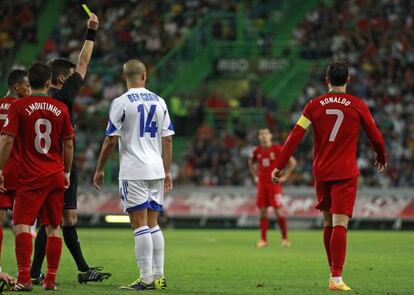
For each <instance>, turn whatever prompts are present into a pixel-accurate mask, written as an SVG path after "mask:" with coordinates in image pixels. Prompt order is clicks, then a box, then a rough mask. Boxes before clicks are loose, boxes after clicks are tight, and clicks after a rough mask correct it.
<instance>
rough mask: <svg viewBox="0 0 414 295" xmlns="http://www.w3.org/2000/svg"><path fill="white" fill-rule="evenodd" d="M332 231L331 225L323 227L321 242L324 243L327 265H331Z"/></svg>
mask: <svg viewBox="0 0 414 295" xmlns="http://www.w3.org/2000/svg"><path fill="white" fill-rule="evenodd" d="M332 231H333V226H332V225H328V226H325V227H324V228H323V244H324V245H325V251H326V257H327V258H328V264H329V267H332V256H331V237H332ZM331 271H332V270H331Z"/></svg>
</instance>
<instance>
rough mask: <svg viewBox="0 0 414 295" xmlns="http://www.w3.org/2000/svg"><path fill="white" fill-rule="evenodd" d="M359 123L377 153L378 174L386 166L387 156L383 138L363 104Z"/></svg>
mask: <svg viewBox="0 0 414 295" xmlns="http://www.w3.org/2000/svg"><path fill="white" fill-rule="evenodd" d="M361 123H362V127H363V128H364V131H365V133H366V134H367V135H368V138H369V140H370V141H371V144H372V146H373V147H374V150H375V152H376V153H377V157H376V162H375V165H376V167H377V170H378V172H382V171H384V169H385V168H386V166H387V155H386V151H385V143H384V138H383V137H382V134H381V132H380V131H379V129H378V127H377V124H376V123H375V120H374V117H373V116H372V114H371V112H370V111H369V109H368V106H367V105H366V104H365V103H364V104H363V108H362V112H361Z"/></svg>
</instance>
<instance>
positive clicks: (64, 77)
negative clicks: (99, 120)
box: [30, 14, 111, 284]
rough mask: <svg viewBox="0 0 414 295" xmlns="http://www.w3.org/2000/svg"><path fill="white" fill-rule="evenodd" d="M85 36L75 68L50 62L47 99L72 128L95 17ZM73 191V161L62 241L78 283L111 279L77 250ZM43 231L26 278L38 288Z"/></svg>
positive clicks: (75, 174) (75, 185) (75, 176)
mask: <svg viewBox="0 0 414 295" xmlns="http://www.w3.org/2000/svg"><path fill="white" fill-rule="evenodd" d="M87 26H88V30H87V32H86V37H85V43H84V45H83V48H82V50H81V52H80V53H79V57H78V64H77V65H75V64H73V63H71V62H69V61H67V60H65V59H55V60H53V61H51V62H50V66H51V68H52V87H51V88H50V90H49V95H50V96H52V97H54V98H56V99H58V100H60V101H62V102H63V103H65V104H66V106H67V107H68V109H69V112H70V115H71V120H72V125H74V124H73V114H72V109H73V102H74V100H75V98H76V96H77V95H78V93H79V90H80V88H81V87H82V84H83V80H84V78H85V75H86V71H87V69H88V65H89V61H90V60H91V56H92V51H93V47H94V43H95V35H96V30H97V29H98V26H99V21H98V17H97V16H96V15H95V14H91V16H90V18H89V20H88V23H87ZM77 190H78V171H77V167H76V161H73V165H72V170H71V174H70V187H69V188H68V189H67V190H66V191H65V199H64V212H63V227H62V232H63V238H64V240H65V244H66V247H67V248H68V249H69V251H70V253H71V254H72V257H73V259H74V260H75V263H76V266H77V267H78V271H79V274H78V282H79V283H87V282H98V281H102V280H103V279H107V278H109V277H110V276H111V274H110V273H103V272H101V270H102V268H101V267H90V266H89V265H88V264H87V262H86V261H85V258H84V257H83V254H82V250H81V246H80V243H79V239H78V233H77V231H76V223H77V219H78V217H77V214H76V209H77ZM46 241H47V237H46V230H45V227H43V226H42V227H41V228H40V230H39V232H38V234H37V237H36V241H35V250H34V257H33V263H32V268H31V270H30V274H31V277H32V282H33V284H41V283H42V281H43V279H44V276H43V274H42V273H41V268H42V264H43V260H44V258H45V253H46Z"/></svg>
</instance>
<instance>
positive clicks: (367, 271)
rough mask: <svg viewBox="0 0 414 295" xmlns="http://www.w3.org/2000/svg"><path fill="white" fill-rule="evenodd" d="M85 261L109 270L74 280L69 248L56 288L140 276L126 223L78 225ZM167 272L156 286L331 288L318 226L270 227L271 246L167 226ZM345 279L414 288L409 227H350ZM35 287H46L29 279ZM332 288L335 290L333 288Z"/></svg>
mask: <svg viewBox="0 0 414 295" xmlns="http://www.w3.org/2000/svg"><path fill="white" fill-rule="evenodd" d="M79 234H80V239H81V243H82V246H83V250H84V254H85V257H86V258H87V260H88V261H89V263H90V264H91V265H94V266H96V265H103V266H105V270H107V271H109V272H112V273H113V276H112V277H111V278H110V279H109V280H107V281H104V282H103V283H90V284H87V285H79V284H78V283H77V282H76V274H77V272H76V269H75V264H74V262H73V261H72V259H71V257H70V255H69V253H68V251H67V249H66V248H65V247H64V250H63V257H62V260H61V264H60V269H59V273H58V284H59V286H58V287H59V291H58V294H62V295H63V294H76V295H82V294H125V292H126V293H128V292H127V291H118V290H117V287H118V286H119V285H122V284H127V283H129V282H131V281H133V280H134V279H135V278H136V277H137V276H138V271H137V267H136V263H135V257H134V252H133V251H134V250H133V249H134V246H133V239H132V232H131V231H130V230H127V229H117V230H112V229H85V230H80V231H79ZM164 234H165V239H166V247H167V248H166V249H167V252H166V278H167V280H168V284H169V287H168V289H167V290H164V291H150V292H155V293H164V294H176V295H178V294H179V295H187V294H188V295H189V294H196V295H204V294H212V295H221V294H223V295H224V294H237V295H241V294H245V295H251V294H276V295H277V294H332V292H330V291H328V290H327V279H328V268H327V266H326V261H325V260H326V259H325V253H324V249H323V245H322V238H321V232H320V231H291V232H290V236H291V240H292V243H293V246H292V248H290V249H284V248H281V247H280V246H279V242H280V240H279V233H278V232H275V231H274V232H270V233H269V235H270V240H269V242H270V243H269V247H267V248H264V249H257V248H255V242H256V240H257V238H258V231H253V230H165V231H164ZM348 241H349V243H348V245H349V247H348V256H347V263H346V265H345V273H344V279H345V281H346V282H347V283H348V284H349V285H350V286H351V287H353V288H354V291H353V292H352V293H351V294H363V295H367V294H376V295H377V294H384V295H395V294H398V295H403V294H407V295H408V294H414V233H413V232H381V231H375V232H374V231H350V232H349V235H348ZM3 249H4V250H3V263H2V264H3V269H4V270H6V271H8V272H10V273H12V274H15V273H16V264H15V257H14V239H13V238H12V235H11V232H10V231H9V230H7V229H6V230H5V237H4V246H3ZM33 293H34V294H44V291H43V290H41V289H40V288H39V287H35V289H34V292H33ZM334 293H335V292H334Z"/></svg>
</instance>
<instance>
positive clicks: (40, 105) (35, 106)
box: [26, 102, 62, 117]
mask: <svg viewBox="0 0 414 295" xmlns="http://www.w3.org/2000/svg"><path fill="white" fill-rule="evenodd" d="M38 110H41V111H50V112H52V113H53V114H55V116H56V117H59V116H60V114H61V113H62V111H61V110H60V109H59V108H58V107H57V106H55V105H53V104H50V103H47V102H35V103H32V104H31V105H29V108H26V112H27V113H28V114H29V116H31V115H32V114H33V113H34V112H35V111H38Z"/></svg>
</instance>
